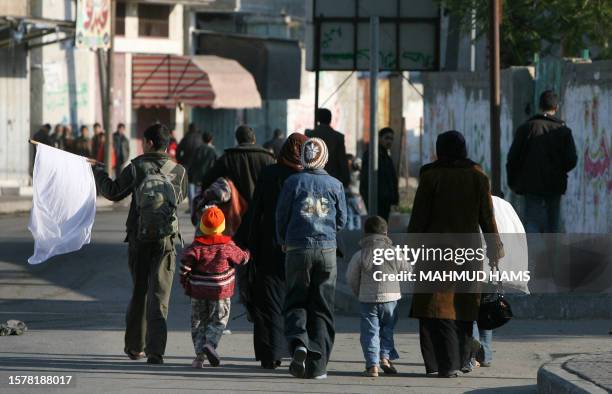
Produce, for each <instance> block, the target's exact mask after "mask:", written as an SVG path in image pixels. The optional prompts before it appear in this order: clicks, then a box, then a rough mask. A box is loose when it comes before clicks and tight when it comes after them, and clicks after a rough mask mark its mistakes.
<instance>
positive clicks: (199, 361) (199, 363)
mask: <svg viewBox="0 0 612 394" xmlns="http://www.w3.org/2000/svg"><path fill="white" fill-rule="evenodd" d="M191 367H192V368H198V369H199V368H204V354H198V355H197V356H196V358H194V359H193V361H192V362H191Z"/></svg>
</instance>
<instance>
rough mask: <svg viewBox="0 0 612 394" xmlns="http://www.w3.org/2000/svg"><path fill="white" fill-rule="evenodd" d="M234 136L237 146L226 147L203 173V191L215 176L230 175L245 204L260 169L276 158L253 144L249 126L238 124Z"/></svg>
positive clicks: (253, 133)
mask: <svg viewBox="0 0 612 394" xmlns="http://www.w3.org/2000/svg"><path fill="white" fill-rule="evenodd" d="M235 135H236V141H237V142H238V145H237V146H235V147H233V148H228V149H226V150H225V152H224V153H223V155H222V156H221V157H220V158H219V159H217V161H215V164H214V165H213V166H212V168H211V169H210V170H208V171H206V173H205V174H203V178H202V190H206V189H207V188H208V187H209V186H210V185H211V184H212V183H213V182H214V181H216V180H217V178H220V177H225V178H229V179H230V180H231V181H232V182H234V185H236V188H237V189H238V192H239V193H240V195H241V196H242V198H244V200H245V201H246V203H247V205H248V204H250V203H251V199H252V198H253V191H254V190H255V183H256V182H257V177H258V176H259V174H260V173H261V170H262V169H263V168H264V167H265V166H267V165H269V164H273V163H274V162H275V160H274V156H273V155H272V153H270V152H269V151H267V150H265V149H264V148H262V147H261V146H259V145H256V139H255V132H254V131H253V129H252V128H251V127H250V126H247V125H241V126H238V128H237V129H236V134H235ZM238 244H240V242H238Z"/></svg>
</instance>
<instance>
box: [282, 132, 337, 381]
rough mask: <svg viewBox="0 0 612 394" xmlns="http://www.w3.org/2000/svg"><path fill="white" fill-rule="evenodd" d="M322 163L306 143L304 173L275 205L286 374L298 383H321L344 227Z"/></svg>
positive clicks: (315, 145) (319, 147)
mask: <svg viewBox="0 0 612 394" xmlns="http://www.w3.org/2000/svg"><path fill="white" fill-rule="evenodd" d="M327 159H328V151H327V146H326V145H325V142H324V141H323V140H321V139H319V138H310V139H309V140H308V141H306V142H305V143H304V144H303V145H302V151H301V161H302V166H303V167H304V170H303V171H302V172H298V173H297V174H294V175H291V176H290V177H289V178H287V180H286V181H285V183H284V184H283V188H282V189H281V192H280V195H279V197H278V203H277V205H276V238H277V242H278V244H279V245H282V248H283V250H284V251H286V258H285V278H286V283H287V296H286V297H285V309H284V315H285V337H286V338H287V342H288V344H289V352H290V354H291V355H292V360H291V364H290V366H289V372H290V373H291V374H292V375H293V376H295V377H299V378H304V377H305V378H311V379H326V378H327V363H328V362H329V357H330V356H331V352H332V348H333V346H334V337H335V326H334V295H335V292H336V276H337V267H336V246H337V245H336V233H337V232H338V231H340V230H342V228H343V227H344V226H345V224H346V201H345V197H344V188H343V187H342V183H340V181H338V180H337V179H336V178H334V177H332V176H330V175H329V174H328V173H327V172H326V171H325V170H324V169H323V168H324V167H325V165H326V164H327ZM342 159H343V161H344V159H345V156H343V157H342ZM345 166H346V163H345Z"/></svg>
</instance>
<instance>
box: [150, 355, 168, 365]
mask: <svg viewBox="0 0 612 394" xmlns="http://www.w3.org/2000/svg"><path fill="white" fill-rule="evenodd" d="M163 363H164V358H163V357H162V356H160V355H159V354H149V356H148V357H147V364H163Z"/></svg>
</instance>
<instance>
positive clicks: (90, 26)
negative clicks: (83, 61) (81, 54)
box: [75, 0, 111, 49]
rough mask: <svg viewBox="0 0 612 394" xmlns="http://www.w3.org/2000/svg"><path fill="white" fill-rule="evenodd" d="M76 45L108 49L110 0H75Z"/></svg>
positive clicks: (109, 39)
mask: <svg viewBox="0 0 612 394" xmlns="http://www.w3.org/2000/svg"><path fill="white" fill-rule="evenodd" d="M75 41H76V47H77V48H84V49H108V48H109V47H110V43H111V0H77V20H76V40H75Z"/></svg>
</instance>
